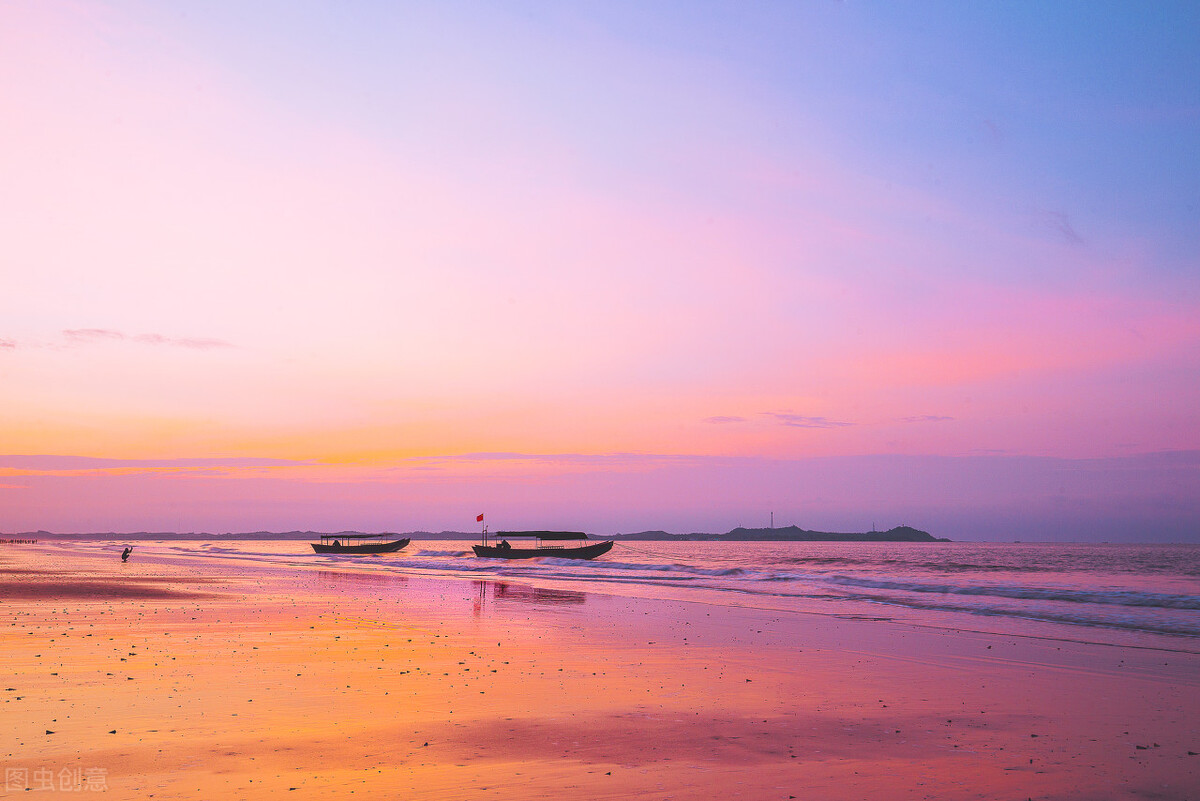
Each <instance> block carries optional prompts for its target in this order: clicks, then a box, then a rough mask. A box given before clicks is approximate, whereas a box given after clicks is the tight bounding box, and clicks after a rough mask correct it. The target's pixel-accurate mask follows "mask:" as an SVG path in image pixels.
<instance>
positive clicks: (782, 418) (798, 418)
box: [761, 412, 854, 428]
mask: <svg viewBox="0 0 1200 801" xmlns="http://www.w3.org/2000/svg"><path fill="white" fill-rule="evenodd" d="M761 414H762V415H764V416H765V417H770V418H773V419H774V420H776V421H777V422H778V423H779V424H780V425H785V426H790V427H792V428H842V427H843V426H852V425H854V423H847V422H845V421H843V420H830V419H829V418H827V417H808V416H806V415H802V414H792V413H791V412H761Z"/></svg>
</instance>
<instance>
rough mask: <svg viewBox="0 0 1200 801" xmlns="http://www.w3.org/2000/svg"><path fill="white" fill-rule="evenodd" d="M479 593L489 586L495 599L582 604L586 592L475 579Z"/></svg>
mask: <svg viewBox="0 0 1200 801" xmlns="http://www.w3.org/2000/svg"><path fill="white" fill-rule="evenodd" d="M475 585H476V587H477V588H478V589H479V591H480V593H481V594H482V593H486V592H487V590H488V588H489V587H490V588H491V591H492V592H491V596H492V598H494V599H496V600H497V601H517V602H518V603H527V604H551V605H554V606H559V605H565V604H582V603H585V602H586V601H587V594H586V593H582V592H575V591H574V590H551V589H547V588H546V587H530V586H529V585H527V584H511V583H509V582H507V581H476V582H475Z"/></svg>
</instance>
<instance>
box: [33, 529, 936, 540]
mask: <svg viewBox="0 0 1200 801" xmlns="http://www.w3.org/2000/svg"><path fill="white" fill-rule="evenodd" d="M325 533H337V534H362V533H364V532H361V531H338V532H321V531H274V532H273V531H244V532H240V533H239V532H232V533H225V534H210V533H208V532H203V531H201V532H195V531H190V532H186V533H179V532H174V531H136V532H133V533H125V534H121V533H117V532H112V531H109V532H105V533H95V534H52V533H51V532H49V531H27V532H22V533H20V534H15V535H11V536H14V537H17V538H21V539H44V540H50V539H60V540H130V541H133V540H204V541H209V542H211V541H215V540H315V539H317V538H318V537H320V536H321V535H322V534H325ZM382 535H383V536H386V537H393V538H397V537H402V536H403V537H411V538H412V539H413V540H416V541H420V540H474V539H477V538H478V537H479V532H477V531H476V532H465V531H436V532H434V531H410V532H407V533H404V534H399V533H396V532H391V531H385V532H382ZM594 536H596V537H597V538H600V539H614V540H626V541H630V542H633V541H637V540H643V541H658V542H950V540H948V539H940V538H938V537H934V536H933V535H932V534H930V533H929V532H927V531H921V530H920V529H915V528H912V527H911V526H897V527H896V528H893V529H889V530H887V531H867V532H862V533H838V532H830V531H807V530H805V529H802V528H799V527H797V526H786V527H784V528H741V527H738V528H735V529H734V530H733V531H728V532H726V533H724V534H706V533H703V532H693V533H691V534H670V533H668V532H666V531H639V532H637V533H635V534H616V535H614V536H612V537H608V536H602V535H594Z"/></svg>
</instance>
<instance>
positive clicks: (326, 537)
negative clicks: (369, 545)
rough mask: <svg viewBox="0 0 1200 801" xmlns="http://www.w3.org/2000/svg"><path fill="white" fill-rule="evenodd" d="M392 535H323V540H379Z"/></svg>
mask: <svg viewBox="0 0 1200 801" xmlns="http://www.w3.org/2000/svg"><path fill="white" fill-rule="evenodd" d="M391 536H393V535H392V534H322V535H321V539H323V540H377V539H379V538H380V537H391Z"/></svg>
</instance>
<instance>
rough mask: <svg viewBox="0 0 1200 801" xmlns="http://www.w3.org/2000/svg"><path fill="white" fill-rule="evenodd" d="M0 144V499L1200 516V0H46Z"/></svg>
mask: <svg viewBox="0 0 1200 801" xmlns="http://www.w3.org/2000/svg"><path fill="white" fill-rule="evenodd" d="M0 143H2V144H3V146H2V147H0V186H2V187H3V191H0V531H3V532H8V533H14V532H21V531H33V530H39V529H42V530H49V531H54V532H103V531H114V532H134V531H209V532H226V531H255V530H271V531H286V530H334V531H336V530H344V529H357V530H365V531H417V530H429V531H441V530H459V531H471V530H474V529H475V526H476V524H475V516H476V515H477V514H479V513H485V514H486V515H487V520H488V521H489V525H490V526H491V527H492V528H495V529H504V528H508V529H515V528H549V529H555V528H563V529H572V530H585V531H589V532H595V533H598V534H611V533H616V532H626V533H627V532H633V531H644V530H658V529H662V530H667V531H671V532H676V533H684V532H691V531H707V532H714V531H726V530H728V529H730V528H732V527H734V526H738V525H742V526H752V527H753V526H767V525H769V524H770V522H771V520H772V519H773V520H774V523H775V525H791V524H795V525H799V526H801V527H803V528H809V529H818V530H834V531H863V530H868V529H870V528H871V527H872V526H875V527H877V528H880V529H883V528H889V527H891V526H894V525H900V524H907V525H912V526H915V527H917V528H921V529H924V530H927V531H930V532H931V533H933V534H934V535H936V536H942V537H950V538H952V539H964V540H973V539H985V540H992V539H994V540H1012V539H1023V540H1026V541H1028V540H1036V539H1045V540H1111V541H1200V413H1198V412H1197V410H1198V409H1200V6H1197V5H1196V4H1194V3H1186V2H1183V3H1170V2H1162V3H1154V4H1149V5H1147V4H1144V3H1136V2H1118V3H1111V2H1096V3H1088V4H1079V3H1074V2H974V3H960V2H945V3H941V2H932V1H931V2H914V3H905V2H886V3H885V2H864V1H862V0H845V2H815V1H814V2H766V1H765V0H764V1H762V2H752V3H747V2H704V1H703V0H696V1H690V2H666V1H663V2H641V1H638V2H632V1H631V2H621V1H620V0H602V1H599V2H571V3H553V2H517V1H514V2H504V3H476V2H454V1H453V0H451V1H448V2H367V1H365V0H363V1H360V2H354V1H353V0H351V1H349V2H292V1H291V0H288V2H282V1H281V2H265V1H263V2H259V1H258V0H252V2H240V1H239V2H208V3H199V4H197V3H165V2H134V1H129V2H126V1H125V0H118V1H114V2H89V1H85V0H80V1H79V2H59V0H46V1H45V2H42V1H39V2H33V1H32V0H30V1H28V2H27V1H25V0H9V1H8V2H4V3H0ZM772 516H773V517H772Z"/></svg>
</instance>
